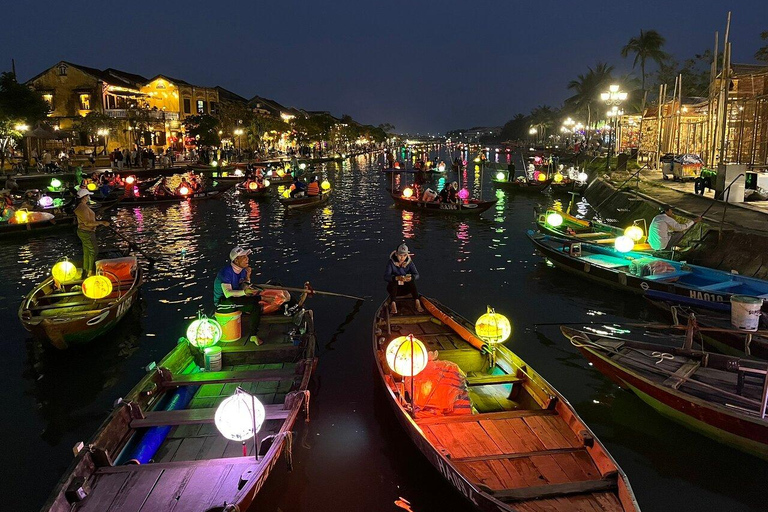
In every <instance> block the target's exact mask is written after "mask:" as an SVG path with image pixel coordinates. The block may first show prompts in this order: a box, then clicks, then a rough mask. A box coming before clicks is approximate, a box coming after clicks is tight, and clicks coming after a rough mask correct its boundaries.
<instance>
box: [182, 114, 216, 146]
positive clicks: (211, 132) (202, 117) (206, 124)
mask: <svg viewBox="0 0 768 512" xmlns="http://www.w3.org/2000/svg"><path fill="white" fill-rule="evenodd" d="M184 129H185V130H186V132H187V135H189V136H190V137H194V138H195V139H196V140H197V145H198V146H218V145H219V144H221V138H220V137H219V120H218V119H216V118H215V117H213V116H212V115H209V114H198V115H196V116H189V117H187V118H186V119H185V120H184Z"/></svg>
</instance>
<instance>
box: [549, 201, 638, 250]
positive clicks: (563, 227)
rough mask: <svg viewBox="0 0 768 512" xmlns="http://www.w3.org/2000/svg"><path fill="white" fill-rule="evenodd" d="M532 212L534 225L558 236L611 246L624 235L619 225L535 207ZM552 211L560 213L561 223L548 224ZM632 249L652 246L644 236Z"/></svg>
mask: <svg viewBox="0 0 768 512" xmlns="http://www.w3.org/2000/svg"><path fill="white" fill-rule="evenodd" d="M534 213H535V215H536V226H537V227H538V228H539V231H541V232H543V233H547V234H550V235H554V236H556V237H560V238H567V239H570V240H575V241H581V242H589V243H593V244H598V245H608V246H612V245H613V244H614V243H615V241H616V238H618V237H620V236H622V235H624V230H623V229H621V228H620V227H617V226H611V225H610V224H604V223H602V222H599V221H596V220H591V221H588V220H584V219H579V218H577V217H574V216H573V215H569V214H567V213H565V212H562V211H555V210H551V209H543V208H538V207H535V208H534ZM553 213H557V214H558V215H560V218H561V219H562V223H561V224H559V225H552V224H550V222H549V216H550V215H551V214H553ZM633 250H634V251H635V252H653V248H652V247H651V246H650V245H649V244H648V243H647V242H646V239H645V237H643V238H642V239H640V240H639V241H638V242H637V243H635V247H634V249H633Z"/></svg>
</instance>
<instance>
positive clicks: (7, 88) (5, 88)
mask: <svg viewBox="0 0 768 512" xmlns="http://www.w3.org/2000/svg"><path fill="white" fill-rule="evenodd" d="M49 111H50V108H49V107H48V103H47V102H46V101H45V100H44V99H43V96H42V95H41V94H40V93H38V92H36V91H33V90H31V89H30V88H29V87H27V86H25V85H23V84H20V83H18V82H17V81H16V75H14V74H13V73H9V72H4V73H2V74H0V170H2V169H3V167H5V160H6V159H7V157H8V155H9V154H10V152H11V149H13V148H14V147H15V145H16V142H17V141H19V140H20V139H21V138H22V137H23V135H24V134H23V133H22V132H20V131H19V130H17V129H16V126H17V125H19V124H26V125H27V126H29V127H30V128H31V127H32V126H34V125H35V124H36V123H38V122H39V121H42V120H43V119H45V118H46V116H47V115H48V112H49Z"/></svg>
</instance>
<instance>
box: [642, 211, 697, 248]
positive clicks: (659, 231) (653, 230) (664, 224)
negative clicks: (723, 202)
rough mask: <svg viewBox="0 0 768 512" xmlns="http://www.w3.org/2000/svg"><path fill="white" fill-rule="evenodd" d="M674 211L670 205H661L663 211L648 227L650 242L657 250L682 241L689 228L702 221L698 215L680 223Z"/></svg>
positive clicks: (673, 245) (671, 246) (670, 246)
mask: <svg viewBox="0 0 768 512" xmlns="http://www.w3.org/2000/svg"><path fill="white" fill-rule="evenodd" d="M674 215H675V213H674V211H672V207H671V206H670V205H664V206H662V207H661V213H660V214H659V215H657V216H655V217H654V218H653V220H652V221H651V225H650V226H649V227H648V244H649V245H650V246H651V247H652V248H653V249H654V250H655V251H663V250H665V249H671V248H673V247H675V246H676V245H677V244H679V243H680V240H681V239H682V238H683V235H684V234H685V232H686V231H688V229H689V228H690V227H691V226H693V225H694V224H696V223H697V222H700V221H701V217H696V218H695V219H693V220H689V221H687V222H684V223H682V224H680V223H679V222H677V220H675V218H674Z"/></svg>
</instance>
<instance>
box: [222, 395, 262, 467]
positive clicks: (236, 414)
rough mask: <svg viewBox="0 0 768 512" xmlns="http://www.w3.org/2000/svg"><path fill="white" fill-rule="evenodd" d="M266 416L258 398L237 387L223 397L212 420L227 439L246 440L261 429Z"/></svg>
mask: <svg viewBox="0 0 768 512" xmlns="http://www.w3.org/2000/svg"><path fill="white" fill-rule="evenodd" d="M266 417H267V413H266V411H265V410H264V406H263V405H262V403H261V402H260V401H259V399H258V398H256V397H255V396H253V395H251V394H249V393H246V392H245V391H243V390H242V389H240V388H238V389H237V391H235V394H234V395H232V396H231V397H229V398H225V399H224V401H223V402H221V404H220V405H219V407H218V408H216V413H215V414H214V415H213V422H214V423H215V424H216V428H217V429H219V432H221V435H223V436H224V437H226V438H227V439H230V440H232V441H247V440H248V439H250V438H252V437H253V436H254V435H256V433H257V432H258V431H259V430H261V426H262V425H263V424H264V419H265V418H266ZM257 455H258V454H257Z"/></svg>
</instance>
